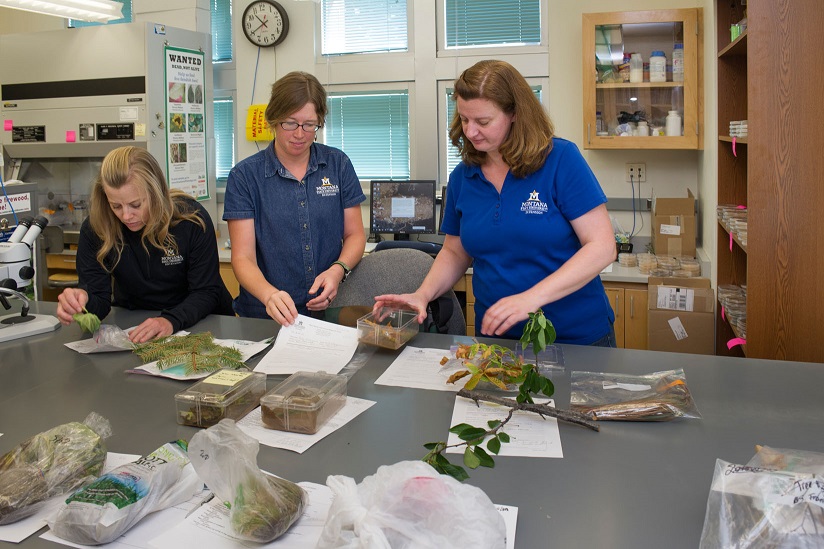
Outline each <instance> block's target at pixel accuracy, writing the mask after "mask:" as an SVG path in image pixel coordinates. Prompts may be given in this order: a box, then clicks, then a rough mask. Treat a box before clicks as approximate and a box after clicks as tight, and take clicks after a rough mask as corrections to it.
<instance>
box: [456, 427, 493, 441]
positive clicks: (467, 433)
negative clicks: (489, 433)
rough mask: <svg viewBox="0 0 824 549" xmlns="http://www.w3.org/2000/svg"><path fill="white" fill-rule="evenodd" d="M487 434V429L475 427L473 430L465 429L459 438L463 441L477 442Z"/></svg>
mask: <svg viewBox="0 0 824 549" xmlns="http://www.w3.org/2000/svg"><path fill="white" fill-rule="evenodd" d="M485 434H486V429H481V428H480V427H473V428H472V429H465V430H463V431H461V432H460V433H458V438H460V439H461V440H469V441H472V440H475V439H478V438H482V437H483V436H484V435H485Z"/></svg>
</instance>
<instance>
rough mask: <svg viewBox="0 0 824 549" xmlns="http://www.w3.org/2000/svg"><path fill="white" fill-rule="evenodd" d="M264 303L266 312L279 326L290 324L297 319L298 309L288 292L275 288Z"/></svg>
mask: <svg viewBox="0 0 824 549" xmlns="http://www.w3.org/2000/svg"><path fill="white" fill-rule="evenodd" d="M264 305H266V314H268V315H269V316H270V317H272V319H273V320H274V321H275V322H277V323H278V324H280V325H281V326H291V325H292V324H294V323H295V320H297V319H298V309H297V307H295V302H294V301H292V296H290V295H289V294H288V292H285V291H283V290H276V291H275V292H273V293H272V294H271V295H270V296H269V298H268V299H267V300H266V303H264Z"/></svg>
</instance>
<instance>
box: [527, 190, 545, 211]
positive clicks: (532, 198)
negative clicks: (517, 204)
mask: <svg viewBox="0 0 824 549" xmlns="http://www.w3.org/2000/svg"><path fill="white" fill-rule="evenodd" d="M548 210H549V208H547V205H546V202H541V199H540V198H538V191H532V192H531V193H529V198H528V199H527V201H526V202H524V203H523V204H521V211H522V212H524V213H525V214H538V215H540V214H545V213H546V212H547V211H548Z"/></svg>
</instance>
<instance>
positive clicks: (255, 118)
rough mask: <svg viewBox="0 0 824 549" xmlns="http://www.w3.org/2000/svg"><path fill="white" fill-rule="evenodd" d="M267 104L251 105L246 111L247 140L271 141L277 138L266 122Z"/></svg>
mask: <svg viewBox="0 0 824 549" xmlns="http://www.w3.org/2000/svg"><path fill="white" fill-rule="evenodd" d="M265 113H266V105H250V106H249V110H248V111H247V112H246V140H247V141H267V142H268V141H271V140H273V139H274V138H275V136H274V135H272V132H271V131H269V125H268V124H267V123H266V114H265Z"/></svg>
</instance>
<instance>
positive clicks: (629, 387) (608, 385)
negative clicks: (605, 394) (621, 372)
mask: <svg viewBox="0 0 824 549" xmlns="http://www.w3.org/2000/svg"><path fill="white" fill-rule="evenodd" d="M609 389H623V390H625V391H649V390H650V389H652V386H651V385H644V384H643V383H615V382H614V381H605V382H604V390H609Z"/></svg>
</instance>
